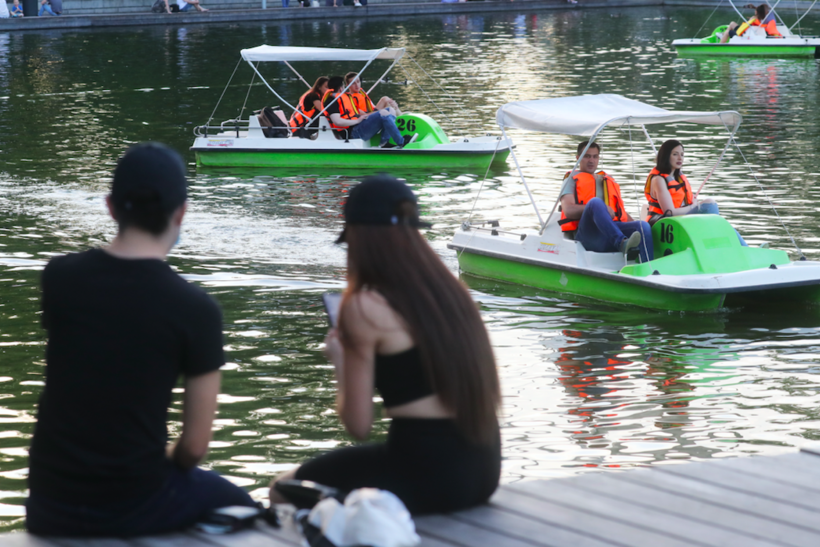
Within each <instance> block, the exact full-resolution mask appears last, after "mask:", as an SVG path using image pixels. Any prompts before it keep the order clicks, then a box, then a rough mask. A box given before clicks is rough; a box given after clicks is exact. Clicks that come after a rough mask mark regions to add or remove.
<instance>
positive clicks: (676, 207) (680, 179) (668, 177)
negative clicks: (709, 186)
mask: <svg viewBox="0 0 820 547" xmlns="http://www.w3.org/2000/svg"><path fill="white" fill-rule="evenodd" d="M682 167H683V145H682V144H681V143H680V141H676V140H673V139H670V140H668V141H666V142H664V143H663V144H662V145H661V148H660V150H658V156H657V158H656V162H655V168H654V169H652V171H651V172H650V173H649V176H648V177H646V185H645V186H644V195H646V200H647V201H648V202H649V215H648V216H647V217H646V220H647V222H652V221H653V220H656V219H657V218H659V217H660V216H661V215H664V214H666V215H667V216H683V215H719V214H720V210H719V209H718V204H717V203H716V202H715V200H713V199H712V198H706V199H694V193H693V192H692V186H691V185H690V184H689V180H688V179H687V178H686V175H684V174H683V173H682V172H681V168H682ZM653 223H654V222H653ZM735 232H737V230H735ZM737 237H738V239H739V240H740V244H741V245H743V246H744V247H746V242H745V241H744V240H743V238H742V237H741V236H740V234H739V233H738V234H737Z"/></svg>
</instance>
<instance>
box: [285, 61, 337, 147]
mask: <svg viewBox="0 0 820 547" xmlns="http://www.w3.org/2000/svg"><path fill="white" fill-rule="evenodd" d="M329 79H330V78H328V77H327V76H319V77H318V78H316V82H315V83H314V84H313V87H311V88H310V89H309V90H308V91H307V93H305V94H304V95H302V96H301V97H300V98H299V104H298V105H296V110H294V111H293V116H291V117H290V129H291V131H293V134H294V136H296V137H301V138H303V139H309V138H310V137H311V136H313V135H315V134H316V130H308V129H307V127H306V125H307V123H308V121H310V120H311V119H312V118H314V117H316V119H315V120H313V121H312V122H311V123H310V127H318V126H319V117H318V116H316V114H318V113H319V112H321V111H322V97H324V95H325V93H327V90H328V87H327V82H328V80H329Z"/></svg>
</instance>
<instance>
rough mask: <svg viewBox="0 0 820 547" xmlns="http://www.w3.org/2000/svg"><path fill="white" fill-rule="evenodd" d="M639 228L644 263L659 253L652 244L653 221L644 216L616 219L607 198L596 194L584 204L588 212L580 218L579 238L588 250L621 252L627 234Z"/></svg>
mask: <svg viewBox="0 0 820 547" xmlns="http://www.w3.org/2000/svg"><path fill="white" fill-rule="evenodd" d="M638 230H640V232H641V244H640V246H639V250H640V256H641V263H646V262H649V261H650V260H652V259H653V258H654V257H655V250H654V249H653V248H652V229H651V228H650V227H649V224H647V223H646V222H644V221H643V220H633V221H632V222H615V221H614V220H612V216H610V214H609V209H607V208H606V204H605V203H604V201H603V200H602V199H601V198H592V199H591V200H589V203H587V204H586V206H585V207H584V214H582V215H581V219H580V220H579V221H578V230H577V231H576V232H575V239H576V240H577V241H580V242H581V244H582V245H583V246H584V249H586V250H587V251H592V252H594V253H617V252H618V249H619V248H620V247H621V242H622V241H623V240H624V238H626V237H629V236H631V235H632V234H633V233H634V232H637V231H638Z"/></svg>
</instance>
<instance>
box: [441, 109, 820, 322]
mask: <svg viewBox="0 0 820 547" xmlns="http://www.w3.org/2000/svg"><path fill="white" fill-rule="evenodd" d="M741 119H742V118H741V116H740V114H738V113H737V112H733V111H724V112H674V111H668V110H664V109H662V108H657V107H654V106H651V105H648V104H644V103H641V102H638V101H635V100H631V99H627V98H625V97H621V96H619V95H588V96H581V97H566V98H558V99H544V100H533V101H522V102H513V103H508V104H505V105H504V106H502V107H501V108H499V109H498V112H497V115H496V120H497V122H498V125H499V126H500V127H501V129H502V132H503V133H504V135H505V136H506V129H509V128H518V129H523V130H527V131H540V132H548V133H561V134H567V135H578V136H583V137H588V138H589V139H590V141H594V139H595V138H596V137H597V136H598V134H599V133H600V132H601V131H602V130H604V129H605V128H607V127H610V128H621V129H627V128H628V126H633V127H632V129H635V130H636V131H639V132H642V133H643V132H645V126H646V125H650V124H664V125H668V124H670V123H674V122H687V123H698V124H711V125H720V126H725V127H727V128H729V131H730V137H729V142H727V145H726V147H725V148H724V150H723V151H724V154H725V152H726V149H727V148H728V146H729V144H730V143H735V141H734V134H735V132H736V131H737V128H738V127H739V125H740V123H741ZM645 134H646V135H647V137H648V136H649V134H648V133H645ZM650 143H651V137H650ZM652 146H653V148H654V143H653V144H652ZM724 154H721V159H722V157H723V155H724ZM581 156H582V157H583V154H581ZM512 157H513V160H514V161H515V163H516V165H518V160H517V159H516V156H515V151H513V152H512ZM721 159H719V160H718V163H717V164H716V165H715V168H717V166H718V165H719V164H720V161H721ZM577 166H578V164H577V163H576V165H575V167H574V168H577ZM713 172H714V168H713V170H712V173H713ZM519 174H520V175H521V180H522V182H523V183H524V186H525V188H526V190H527V193H528V194H529V197H530V200H531V201H532V204H533V207H534V208H535V213H536V216H537V217H538V224H539V226H540V228H539V229H538V230H526V231H521V232H510V231H505V230H503V229H502V227H501V226H500V225H499V223H498V221H480V222H471V221H469V220H468V221H467V222H464V223H463V224H462V225H461V228H460V229H459V230H458V231H457V232H456V233H455V235H454V236H453V239H452V241H451V242H450V243H449V244H448V247H449V248H450V249H453V250H455V251H456V252H457V255H458V264H459V268H460V269H461V271H462V272H463V273H466V274H469V275H473V276H477V277H482V278H489V279H494V280H498V281H504V282H508V283H517V284H521V285H529V286H531V287H537V288H540V289H546V290H550V291H556V292H559V293H562V294H569V295H578V296H582V297H587V298H592V299H596V300H602V301H606V302H611V303H616V304H624V305H631V306H638V307H642V308H650V309H656V310H670V311H671V310H674V311H710V310H716V309H719V308H721V307H724V306H728V307H734V306H742V305H746V304H750V303H752V304H761V303H762V304H767V303H768V304H770V305H777V306H779V305H782V304H783V303H784V302H786V301H794V302H817V301H818V300H820V262H816V261H809V260H806V259H805V257H804V256H803V255H802V252H800V250H799V248H798V252H799V253H800V256H801V258H800V260H797V261H792V260H791V259H790V258H789V255H788V254H787V253H786V252H785V251H782V250H775V249H768V248H759V247H754V248H753V247H742V246H741V245H740V243H739V241H738V238H737V236H736V234H735V232H734V229H733V228H732V226H731V225H730V224H729V223H728V222H727V221H726V220H725V219H724V218H723V217H721V216H718V215H690V216H681V217H670V218H665V219H662V220H660V221H658V222H657V223H655V225H654V226H653V228H652V239H653V245H654V256H655V257H656V258H655V259H654V260H652V261H650V262H647V263H645V264H640V263H638V262H636V261H634V260H631V259H629V258H628V257H627V256H625V255H624V254H623V253H594V252H591V251H587V250H586V249H584V246H583V245H582V244H581V242H579V241H574V240H572V239H569V238H568V237H567V236H566V235H565V234H564V233H563V232H562V231H561V228H560V226H559V225H558V220H559V215H557V214H555V212H556V208H557V205H558V201H556V203H555V206H553V209H552V212H551V213H550V215H549V216H548V217H547V219H546V221H543V220H542V217H541V213H540V211H539V209H538V206H537V204H536V203H535V200H534V198H533V196H532V193H531V192H530V191H529V188H528V187H527V182H526V179H525V178H524V175H523V173H521V170H520V168H519ZM710 175H711V173H710ZM706 178H707V180H708V177H706ZM704 183H705V181H704ZM701 187H702V186H701ZM476 199H478V197H477V198H476ZM633 218H638V217H637V216H635V215H633ZM795 246H796V245H795Z"/></svg>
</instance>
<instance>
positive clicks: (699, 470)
mask: <svg viewBox="0 0 820 547" xmlns="http://www.w3.org/2000/svg"><path fill="white" fill-rule="evenodd" d="M653 469H656V470H657V471H659V472H661V473H668V474H670V475H677V476H679V477H689V478H694V479H697V480H699V481H703V482H708V483H711V484H715V485H718V486H722V487H724V488H730V489H732V490H736V491H738V492H743V493H745V494H748V495H750V496H755V497H758V498H766V499H771V500H774V501H778V502H780V503H785V504H787V505H790V506H792V507H800V508H803V509H808V510H809V511H816V512H818V517H820V493H815V492H812V491H810V490H806V489H805V488H798V487H796V486H791V485H788V484H783V483H782V482H779V481H776V480H770V479H766V478H761V477H756V476H752V475H748V474H741V473H730V472H727V471H726V469H725V468H723V467H720V466H717V465H714V464H712V463H700V464H697V465H659V466H656V467H654V468H653Z"/></svg>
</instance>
